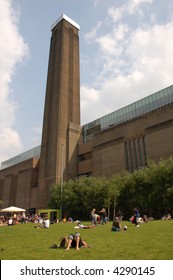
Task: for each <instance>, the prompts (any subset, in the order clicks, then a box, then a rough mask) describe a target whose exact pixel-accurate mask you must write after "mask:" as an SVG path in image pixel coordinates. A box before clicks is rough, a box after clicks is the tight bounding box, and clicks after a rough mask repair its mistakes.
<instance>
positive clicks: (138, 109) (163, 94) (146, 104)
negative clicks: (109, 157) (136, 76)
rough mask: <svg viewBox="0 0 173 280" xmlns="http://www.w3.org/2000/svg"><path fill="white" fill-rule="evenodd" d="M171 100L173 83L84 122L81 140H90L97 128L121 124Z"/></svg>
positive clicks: (172, 99)
mask: <svg viewBox="0 0 173 280" xmlns="http://www.w3.org/2000/svg"><path fill="white" fill-rule="evenodd" d="M172 102H173V85H171V86H169V87H167V88H164V89H162V90H160V91H158V92H155V93H153V94H151V95H149V96H147V97H145V98H143V99H140V100H138V101H136V102H134V103H132V104H129V105H127V106H125V107H123V108H121V109H118V110H116V111H114V112H112V113H110V114H108V115H105V116H103V117H101V118H99V119H96V120H94V121H92V122H90V123H87V124H85V125H84V126H83V142H87V141H89V140H91V139H92V138H93V135H94V133H95V132H97V131H99V130H102V129H106V128H108V127H111V126H114V125H118V124H122V123H123V122H126V121H129V120H132V119H134V118H137V117H139V116H141V115H143V114H145V113H147V112H150V111H152V110H155V109H157V108H159V107H162V106H164V105H166V104H169V103H172Z"/></svg>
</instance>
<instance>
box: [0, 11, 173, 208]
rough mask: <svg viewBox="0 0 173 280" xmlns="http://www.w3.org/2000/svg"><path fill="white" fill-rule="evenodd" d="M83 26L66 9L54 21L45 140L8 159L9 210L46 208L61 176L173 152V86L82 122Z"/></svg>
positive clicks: (131, 166)
mask: <svg viewBox="0 0 173 280" xmlns="http://www.w3.org/2000/svg"><path fill="white" fill-rule="evenodd" d="M79 29H80V27H79V25H78V24H77V23H76V22H74V21H73V20H72V19H70V18H69V17H67V16H66V15H64V14H63V15H62V16H61V17H60V18H59V19H58V20H57V21H56V22H55V23H54V24H53V25H52V30H51V32H52V36H51V41H50V52H49V65H48V73H47V85H46V96H45V107H44V116H43V128H42V140H41V145H40V146H38V147H34V148H33V149H31V150H29V151H26V152H24V153H22V154H20V155H18V156H16V157H13V158H11V159H9V160H6V161H4V162H2V164H1V170H0V200H2V201H4V203H3V207H8V206H11V205H17V206H18V207H21V208H25V209H27V210H29V209H38V208H39V209H40V208H41V209H43V208H46V207H47V206H48V202H49V197H50V188H51V186H52V185H53V184H55V183H59V182H61V181H62V179H63V181H66V180H68V179H70V178H76V177H80V176H84V175H85V176H97V177H98V176H103V175H104V176H106V177H109V176H111V175H113V174H117V173H119V172H120V171H122V170H127V171H129V172H133V171H134V170H136V169H139V168H141V167H145V166H146V164H147V160H148V159H151V160H154V161H156V162H158V161H159V160H160V159H161V158H162V159H167V158H169V157H170V156H172V155H173V85H171V86H169V87H167V88H164V89H161V90H160V91H158V92H155V93H153V94H151V95H149V96H147V97H146V98H143V99H141V100H138V101H136V102H134V103H132V104H129V105H127V106H125V107H123V108H121V109H119V110H116V111H114V112H112V113H110V114H108V115H105V116H103V117H101V118H99V119H96V120H93V121H92V122H90V123H87V124H85V125H83V126H81V123H80V70H79V69H80V67H79ZM115 99H116V97H115ZM115 102H116V100H115Z"/></svg>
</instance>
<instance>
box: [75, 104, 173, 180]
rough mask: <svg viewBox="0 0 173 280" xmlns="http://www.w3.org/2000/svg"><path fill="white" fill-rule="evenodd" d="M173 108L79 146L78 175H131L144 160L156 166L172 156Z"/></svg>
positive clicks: (98, 136) (120, 126)
mask: <svg viewBox="0 0 173 280" xmlns="http://www.w3.org/2000/svg"><path fill="white" fill-rule="evenodd" d="M172 143H173V104H169V105H166V106H164V107H162V108H159V109H156V110H153V111H151V112H150V113H147V114H145V115H143V116H141V117H140V118H136V119H134V120H131V121H128V122H125V123H123V124H121V125H117V126H112V127H109V128H107V129H105V130H102V131H99V132H97V133H96V134H95V135H94V137H93V140H90V141H89V142H87V143H81V142H80V143H79V148H78V151H79V163H78V172H79V174H78V175H84V174H92V175H93V176H102V175H105V176H111V175H112V174H116V173H118V172H120V171H121V170H128V171H130V172H133V171H134V170H135V169H138V168H140V167H142V166H145V165H146V162H147V160H148V159H151V160H154V161H156V162H158V161H159V160H160V159H161V158H163V159H166V158H168V157H169V156H172V155H173V145H172Z"/></svg>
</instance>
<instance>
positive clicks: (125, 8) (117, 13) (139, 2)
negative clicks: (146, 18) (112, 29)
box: [108, 0, 153, 22]
mask: <svg viewBox="0 0 173 280" xmlns="http://www.w3.org/2000/svg"><path fill="white" fill-rule="evenodd" d="M152 2H153V0H129V1H126V2H125V3H124V4H122V5H120V6H118V7H116V6H112V7H110V8H109V9H108V14H109V16H111V17H112V19H113V21H114V22H117V21H119V20H121V19H122V17H123V16H127V15H129V16H131V15H134V14H138V15H139V16H143V15H144V13H143V10H142V7H141V6H143V5H145V4H152Z"/></svg>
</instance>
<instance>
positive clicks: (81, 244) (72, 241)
mask: <svg viewBox="0 0 173 280" xmlns="http://www.w3.org/2000/svg"><path fill="white" fill-rule="evenodd" d="M60 240H61V242H60V244H59V245H57V244H53V245H51V246H50V247H49V248H51V249H57V248H62V249H63V248H64V249H65V250H67V251H68V250H69V249H70V248H76V250H79V248H86V247H92V246H91V245H88V244H87V243H86V242H85V241H84V240H82V239H81V237H80V233H79V232H76V233H74V234H73V233H71V234H69V236H68V237H66V236H65V237H62V238H61V239H60Z"/></svg>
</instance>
